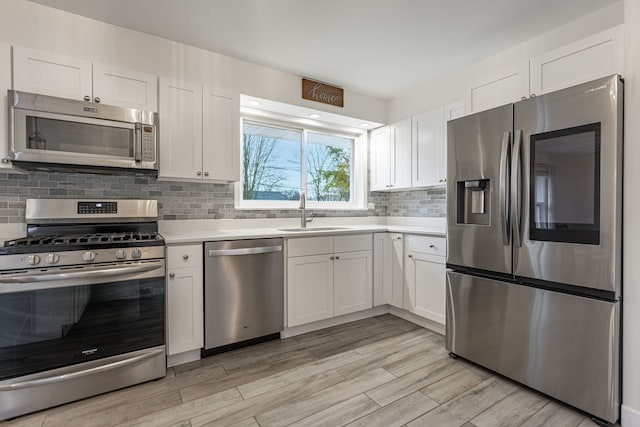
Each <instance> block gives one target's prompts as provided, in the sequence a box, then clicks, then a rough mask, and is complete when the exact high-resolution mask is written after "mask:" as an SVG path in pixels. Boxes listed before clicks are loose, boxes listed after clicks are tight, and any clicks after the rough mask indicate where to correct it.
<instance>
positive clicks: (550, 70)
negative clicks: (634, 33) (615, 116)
mask: <svg viewBox="0 0 640 427" xmlns="http://www.w3.org/2000/svg"><path fill="white" fill-rule="evenodd" d="M623 39H624V34H623V30H622V25H619V26H617V27H614V28H611V29H609V30H606V31H602V32H600V33H597V34H594V35H592V36H590V37H587V38H585V39H582V40H579V41H577V42H575V43H571V44H569V45H567V46H563V47H561V48H559V49H556V50H553V51H551V52H548V53H545V54H544V55H540V56H538V57H536V58H533V59H531V93H534V94H536V95H541V94H543V93H547V92H552V91H554V90H558V89H562V88H565V87H569V86H574V85H577V84H580V83H585V82H588V81H590V80H593V79H597V78H599V77H606V76H609V75H612V74H616V73H617V74H623V72H624V50H623Z"/></svg>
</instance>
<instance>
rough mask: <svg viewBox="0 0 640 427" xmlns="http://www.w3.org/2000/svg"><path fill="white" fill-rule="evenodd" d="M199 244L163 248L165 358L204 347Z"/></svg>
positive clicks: (200, 252) (201, 269) (201, 268)
mask: <svg viewBox="0 0 640 427" xmlns="http://www.w3.org/2000/svg"><path fill="white" fill-rule="evenodd" d="M202 272H203V266H202V245H201V244H194V245H183V246H169V247H167V273H168V274H167V355H169V356H173V355H176V354H179V353H184V352H187V351H191V350H197V349H200V348H201V347H202V346H203V345H204V306H203V304H204V303H203V297H204V294H203V292H204V287H203V273H202Z"/></svg>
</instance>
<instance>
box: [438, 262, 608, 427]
mask: <svg viewBox="0 0 640 427" xmlns="http://www.w3.org/2000/svg"><path fill="white" fill-rule="evenodd" d="M619 324H620V303H619V302H615V303H614V302H607V301H600V300H595V299H590V298H584V297H579V296H574V295H568V294H563V293H559V292H553V291H547V290H542V289H536V288H532V287H528V286H522V285H517V284H511V283H507V282H501V281H497V280H491V279H485V278H480V277H475V276H470V275H466V274H461V273H457V272H453V271H447V326H446V328H447V337H446V347H447V350H449V351H450V352H452V353H454V354H456V355H458V356H461V357H464V358H465V359H469V360H471V361H473V362H475V363H478V364H479V365H482V366H485V367H487V368H489V369H491V370H493V371H496V372H498V373H500V374H502V375H505V376H506V377H509V378H511V379H514V380H516V381H518V382H521V383H523V384H525V385H527V386H529V387H531V388H533V389H536V390H538V391H541V392H543V393H545V394H548V395H549V396H552V397H554V398H557V399H559V400H561V401H564V402H566V403H568V404H570V405H572V406H575V407H576V408H579V409H582V410H583V411H585V412H588V413H590V414H593V415H595V416H596V417H598V418H601V419H603V420H607V421H609V422H612V423H613V422H616V421H617V419H618V415H619V409H620V406H619V342H618V336H619Z"/></svg>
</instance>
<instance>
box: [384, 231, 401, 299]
mask: <svg viewBox="0 0 640 427" xmlns="http://www.w3.org/2000/svg"><path fill="white" fill-rule="evenodd" d="M403 240H404V236H403V235H402V234H398V233H392V234H391V243H392V252H391V284H390V286H389V287H388V288H387V290H388V291H389V292H388V294H386V295H385V300H386V302H387V304H391V305H392V306H394V307H398V308H402V306H403V302H404V289H405V281H404V245H403Z"/></svg>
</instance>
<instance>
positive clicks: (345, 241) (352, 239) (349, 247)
mask: <svg viewBox="0 0 640 427" xmlns="http://www.w3.org/2000/svg"><path fill="white" fill-rule="evenodd" d="M333 239H334V240H333V250H334V251H335V252H354V251H370V250H371V249H373V238H372V235H371V234H357V235H348V236H336V237H334V238H333Z"/></svg>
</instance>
